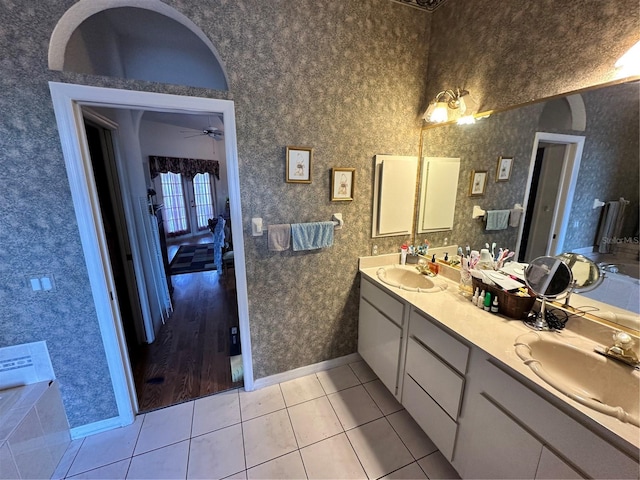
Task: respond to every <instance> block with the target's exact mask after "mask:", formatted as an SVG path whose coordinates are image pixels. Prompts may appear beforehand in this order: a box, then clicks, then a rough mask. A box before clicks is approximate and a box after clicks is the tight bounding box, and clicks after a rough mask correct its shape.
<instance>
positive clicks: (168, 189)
mask: <svg viewBox="0 0 640 480" xmlns="http://www.w3.org/2000/svg"><path fill="white" fill-rule="evenodd" d="M160 181H161V183H162V198H163V201H164V217H165V218H164V221H165V227H166V232H167V233H168V234H169V235H180V234H182V233H186V232H188V231H189V228H188V225H187V209H186V208H185V204H184V193H183V190H182V175H181V174H179V173H171V172H168V173H161V174H160Z"/></svg>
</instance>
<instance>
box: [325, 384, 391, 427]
mask: <svg viewBox="0 0 640 480" xmlns="http://www.w3.org/2000/svg"><path fill="white" fill-rule="evenodd" d="M328 398H329V401H330V402H331V405H332V406H333V409H334V410H335V411H336V414H337V415H338V419H339V420H340V423H341V424H342V427H343V428H344V429H345V430H349V429H350V428H354V427H357V426H358V425H362V424H363V423H366V422H370V421H371V420H375V419H376V418H380V417H382V412H381V411H380V409H379V408H378V407H377V406H376V404H375V403H374V401H373V400H372V399H371V397H370V396H369V394H368V393H367V391H366V390H365V389H364V387H363V386H362V385H358V386H357V387H352V388H348V389H346V390H342V391H340V392H336V393H332V394H331V395H328Z"/></svg>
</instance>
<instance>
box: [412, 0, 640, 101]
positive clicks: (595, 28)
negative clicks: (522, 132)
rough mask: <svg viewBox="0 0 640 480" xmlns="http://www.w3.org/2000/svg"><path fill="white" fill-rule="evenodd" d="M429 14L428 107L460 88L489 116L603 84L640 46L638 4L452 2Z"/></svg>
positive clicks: (616, 0)
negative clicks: (494, 111)
mask: <svg viewBox="0 0 640 480" xmlns="http://www.w3.org/2000/svg"><path fill="white" fill-rule="evenodd" d="M432 16H433V21H432V24H433V27H432V32H431V38H430V43H429V47H430V52H431V54H430V57H429V70H428V75H427V95H428V96H427V98H426V99H425V104H424V105H425V106H426V105H427V103H428V99H429V98H432V97H433V96H434V95H435V94H436V93H437V92H439V91H440V90H444V89H445V88H454V87H456V86H461V87H464V88H467V89H468V90H469V91H470V92H471V94H472V95H474V96H475V97H476V98H477V99H478V101H479V102H480V104H481V110H482V111H487V110H492V109H501V108H504V107H507V106H510V105H518V104H522V103H526V102H528V101H531V100H534V99H538V98H546V97H550V96H553V95H556V94H561V93H566V92H570V91H574V90H578V89H581V88H584V87H588V86H591V85H597V84H601V83H604V82H606V81H608V80H610V79H612V77H613V75H614V63H615V62H616V60H617V59H618V58H619V57H620V56H621V55H622V54H623V53H624V52H625V51H627V50H628V49H629V48H630V47H631V46H632V45H634V44H635V43H636V42H637V41H638V40H640V38H639V37H640V35H639V33H638V32H639V30H640V4H639V3H638V2H637V1H636V0H603V1H598V0H569V1H563V2H557V1H556V0H535V1H533V2H532V1H526V0H500V1H488V2H468V1H465V0H448V1H447V2H445V3H444V4H442V5H441V6H439V7H438V8H437V9H436V10H435V11H434V12H433V14H432ZM595 59H597V60H595Z"/></svg>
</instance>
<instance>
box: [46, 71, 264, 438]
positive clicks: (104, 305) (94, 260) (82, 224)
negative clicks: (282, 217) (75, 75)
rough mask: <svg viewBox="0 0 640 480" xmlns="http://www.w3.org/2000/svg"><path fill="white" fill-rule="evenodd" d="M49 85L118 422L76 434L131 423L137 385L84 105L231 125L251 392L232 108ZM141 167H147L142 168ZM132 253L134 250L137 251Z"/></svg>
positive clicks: (241, 314) (242, 329)
mask: <svg viewBox="0 0 640 480" xmlns="http://www.w3.org/2000/svg"><path fill="white" fill-rule="evenodd" d="M49 86H50V90H51V94H52V100H53V105H54V111H55V114H56V121H57V124H58V129H59V133H60V138H61V143H62V150H63V156H64V158H65V164H66V167H67V171H68V175H69V181H70V186H71V193H72V197H73V201H74V208H75V212H76V218H77V220H78V226H79V231H80V237H81V242H82V246H83V250H84V253H85V260H86V262H87V271H88V275H89V281H90V284H91V289H92V294H93V298H94V304H95V307H96V313H97V316H98V321H99V323H100V326H101V331H102V337H103V343H104V347H105V352H106V356H107V361H108V364H109V369H110V374H111V380H112V384H113V388H114V392H115V396H116V402H117V405H118V412H119V416H118V417H116V418H114V419H111V420H107V421H103V422H100V425H95V426H93V425H88V426H85V427H82V432H77V433H74V435H77V436H83V435H87V434H90V433H91V432H93V431H98V430H104V429H107V428H114V427H117V426H121V425H126V424H129V423H131V422H132V421H133V419H134V417H135V414H136V413H137V412H138V405H137V400H136V388H135V380H134V377H133V372H132V370H131V366H130V364H129V358H128V352H127V343H126V339H125V334H124V329H123V324H122V319H121V312H120V309H119V307H118V305H117V304H116V303H115V302H114V300H113V299H114V296H117V292H116V289H115V282H114V279H113V272H112V269H111V266H110V265H109V264H108V263H105V260H104V259H108V258H109V253H108V250H107V248H106V240H105V235H104V227H103V225H102V220H101V219H100V218H99V216H96V213H95V212H96V211H98V210H99V208H98V205H97V203H96V193H95V183H94V182H93V181H92V173H91V162H90V159H88V158H87V155H86V153H87V148H86V142H85V141H84V140H83V138H81V135H80V132H83V130H84V125H83V117H82V106H83V105H86V106H92V107H96V106H97V107H104V108H113V109H121V110H131V109H141V108H144V109H149V110H156V111H163V110H164V111H171V112H177V113H186V114H190V113H206V112H212V111H213V112H220V113H221V114H222V115H223V117H224V119H225V125H226V135H225V140H224V142H225V148H226V155H227V168H228V170H227V178H228V184H229V200H230V218H231V229H232V231H233V237H234V238H235V239H236V241H235V242H234V259H235V265H234V266H235V268H234V274H235V285H236V296H237V302H236V306H237V310H238V324H239V325H238V327H239V334H240V338H241V339H242V357H241V358H242V368H243V371H244V372H243V373H244V379H243V384H244V387H245V389H247V390H252V389H253V372H252V364H251V344H250V333H249V317H248V297H247V284H246V270H245V263H244V248H243V241H242V239H243V231H242V212H241V208H240V184H239V171H238V162H237V153H236V143H235V118H234V107H233V102H231V101H228V100H215V99H204V98H196V97H184V96H175V95H165V94H157V93H150V92H134V91H126V90H116V89H107V88H99V87H88V86H82V85H73V84H62V83H56V82H50V84H49ZM130 133H131V132H124V131H123V132H122V138H120V140H121V141H124V140H125V138H124V137H125V136H126V135H129V134H130ZM140 168H142V167H141V166H140ZM130 207H131V205H129V206H127V205H126V201H125V209H127V208H130ZM130 233H131V232H130ZM130 236H131V243H132V245H135V244H136V243H137V241H138V240H139V239H137V238H136V235H135V232H134V234H133V235H130ZM133 249H134V250H135V247H134V248H133ZM134 253H135V252H134Z"/></svg>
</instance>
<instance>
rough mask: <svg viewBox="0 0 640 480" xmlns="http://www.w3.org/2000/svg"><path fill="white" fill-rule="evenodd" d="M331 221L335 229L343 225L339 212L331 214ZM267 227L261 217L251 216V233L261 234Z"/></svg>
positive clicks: (254, 234)
mask: <svg viewBox="0 0 640 480" xmlns="http://www.w3.org/2000/svg"><path fill="white" fill-rule="evenodd" d="M331 221H332V222H333V225H334V228H335V229H336V230H340V229H341V228H342V227H343V225H344V220H343V219H342V214H341V213H334V214H333V215H331ZM267 227H268V225H267V224H265V223H264V222H263V221H262V218H261V217H253V218H252V219H251V235H253V236H254V237H260V236H262V234H263V233H264V232H266V231H267Z"/></svg>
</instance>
